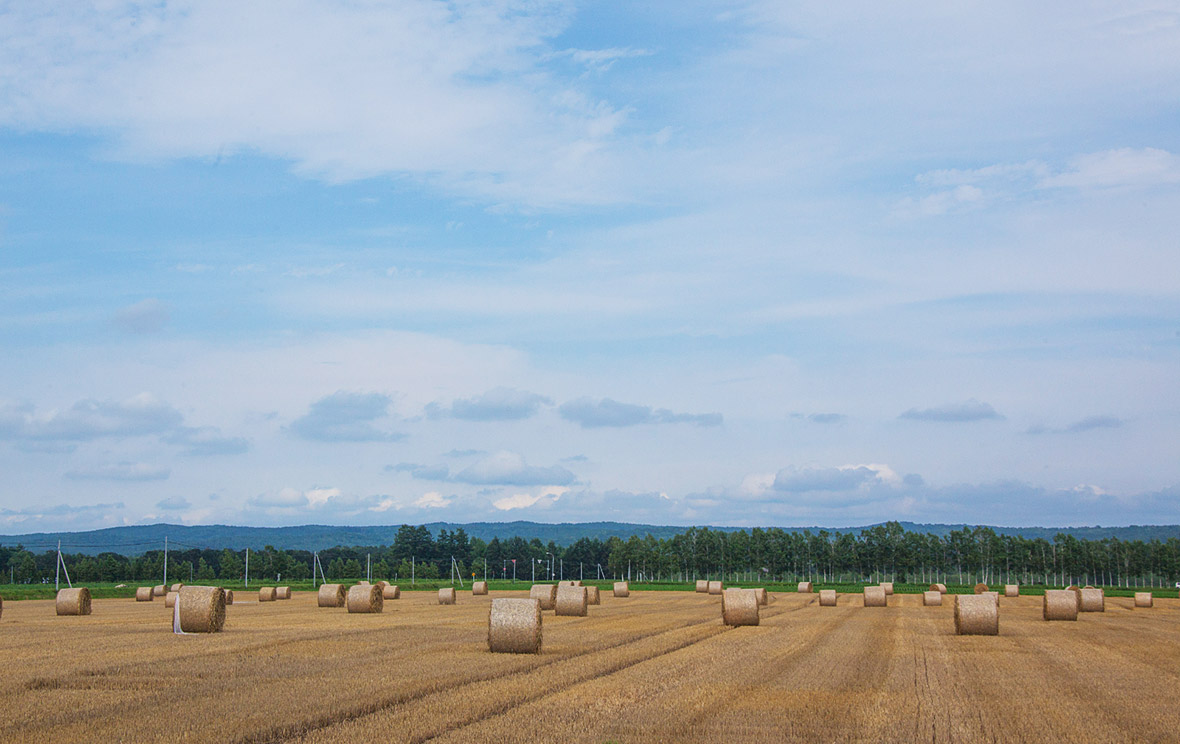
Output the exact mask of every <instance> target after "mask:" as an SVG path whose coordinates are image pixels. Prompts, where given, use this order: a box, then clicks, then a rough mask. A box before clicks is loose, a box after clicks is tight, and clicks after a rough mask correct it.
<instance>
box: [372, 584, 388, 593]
mask: <svg viewBox="0 0 1180 744" xmlns="http://www.w3.org/2000/svg"><path fill="white" fill-rule="evenodd" d="M373 586H379V587H381V592H382V594H384V593H385V587H387V586H389V582H388V581H375V582H373Z"/></svg>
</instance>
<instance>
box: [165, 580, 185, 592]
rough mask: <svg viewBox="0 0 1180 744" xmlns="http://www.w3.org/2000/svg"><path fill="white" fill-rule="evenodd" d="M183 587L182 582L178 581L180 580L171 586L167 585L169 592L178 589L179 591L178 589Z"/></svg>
mask: <svg viewBox="0 0 1180 744" xmlns="http://www.w3.org/2000/svg"><path fill="white" fill-rule="evenodd" d="M183 588H184V584H182V583H180V582H177V583H175V584H173V585H172V586H170V587H168V591H170V592H178V591H180V590H181V589H183Z"/></svg>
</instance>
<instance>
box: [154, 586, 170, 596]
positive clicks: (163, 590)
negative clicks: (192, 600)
mask: <svg viewBox="0 0 1180 744" xmlns="http://www.w3.org/2000/svg"><path fill="white" fill-rule="evenodd" d="M167 593H168V587H166V586H164V585H163V584H156V585H155V586H153V587H152V594H154V595H156V596H157V597H163V596H164V595H165V594H167Z"/></svg>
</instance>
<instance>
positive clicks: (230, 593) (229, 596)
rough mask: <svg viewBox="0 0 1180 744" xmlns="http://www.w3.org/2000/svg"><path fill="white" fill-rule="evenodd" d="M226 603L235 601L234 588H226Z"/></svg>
mask: <svg viewBox="0 0 1180 744" xmlns="http://www.w3.org/2000/svg"><path fill="white" fill-rule="evenodd" d="M225 603H226V604H227V605H231V604H233V603H234V593H233V590H232V589H226V590H225Z"/></svg>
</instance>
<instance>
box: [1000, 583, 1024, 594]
mask: <svg viewBox="0 0 1180 744" xmlns="http://www.w3.org/2000/svg"><path fill="white" fill-rule="evenodd" d="M1004 596H1005V597H1019V596H1020V584H1004Z"/></svg>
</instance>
